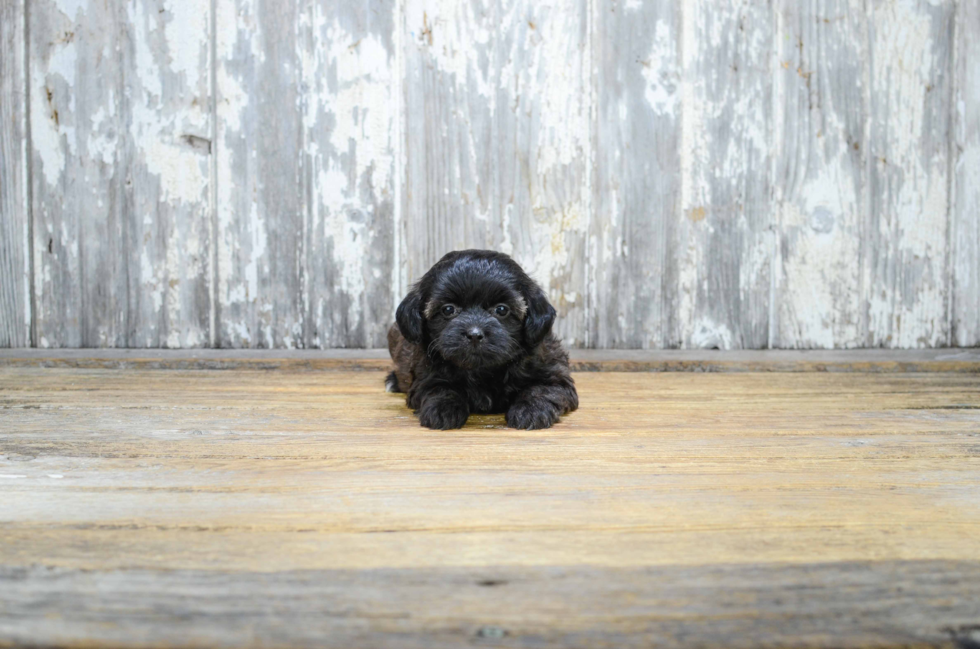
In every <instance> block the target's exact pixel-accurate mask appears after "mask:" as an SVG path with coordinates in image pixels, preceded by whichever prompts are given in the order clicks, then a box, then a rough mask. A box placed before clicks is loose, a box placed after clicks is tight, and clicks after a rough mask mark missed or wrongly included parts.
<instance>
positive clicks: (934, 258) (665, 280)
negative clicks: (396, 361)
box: [0, 0, 980, 349]
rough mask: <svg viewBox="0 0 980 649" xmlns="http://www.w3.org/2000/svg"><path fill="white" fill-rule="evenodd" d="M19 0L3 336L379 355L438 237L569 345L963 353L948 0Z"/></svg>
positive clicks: (966, 321) (969, 77)
mask: <svg viewBox="0 0 980 649" xmlns="http://www.w3.org/2000/svg"><path fill="white" fill-rule="evenodd" d="M25 7H28V5H27V3H25V2H24V1H23V0H8V1H7V2H4V3H3V10H4V11H5V12H12V13H10V14H9V16H8V15H7V14H6V13H5V14H4V30H5V31H4V36H3V37H4V39H5V41H4V50H5V51H6V52H7V53H8V55H7V56H5V57H4V61H3V67H2V68H0V88H2V90H0V106H2V110H3V111H5V112H4V113H3V124H4V129H3V132H2V134H0V138H3V140H2V145H0V150H2V155H3V161H4V165H3V173H2V176H0V182H2V183H3V186H2V188H0V202H2V207H0V209H2V210H3V219H2V222H0V227H2V228H3V234H4V237H3V241H2V244H0V246H2V252H0V264H2V266H3V269H4V272H3V273H2V274H0V331H2V332H3V333H0V345H6V346H13V345H18V346H19V345H27V344H30V343H31V342H33V344H35V345H37V346H40V347H65V346H67V347H79V346H106V347H114V346H115V347H190V348H192V347H201V346H221V347H233V348H239V347H253V348H259V347H277V348H286V349H301V348H311V347H313V348H324V347H375V346H379V345H383V344H384V331H385V328H386V326H387V325H388V324H389V323H390V322H391V319H392V314H393V310H394V306H395V305H396V304H397V302H398V301H399V299H400V298H401V297H402V296H403V295H404V293H405V291H406V290H407V288H408V285H409V284H410V282H412V281H414V280H416V279H417V278H418V277H420V276H421V275H422V273H424V272H425V270H427V269H428V268H429V266H430V265H431V264H432V263H433V262H434V261H435V260H436V259H438V258H439V257H440V256H441V255H442V254H444V253H445V252H447V251H449V250H452V249H456V248H465V247H479V248H495V249H500V250H503V251H505V252H509V253H511V254H513V255H514V256H515V258H517V259H518V261H519V262H521V263H522V264H523V265H525V266H526V267H527V269H528V270H529V271H530V272H531V273H532V275H534V276H535V277H536V278H537V279H538V280H540V281H541V283H542V284H543V285H544V286H545V287H546V289H547V291H548V294H549V296H550V297H551V299H552V301H553V302H554V303H555V305H556V307H557V308H558V310H559V314H560V317H559V320H558V324H557V331H558V332H559V333H560V334H561V335H562V336H563V337H564V338H565V340H566V342H567V343H568V344H569V345H570V346H573V347H601V348H641V349H642V348H674V347H685V348H712V347H719V348H730V349H737V348H764V347H782V348H806V347H817V348H842V347H843V348H852V347H862V346H869V347H889V348H896V347H900V348H915V347H936V346H940V345H947V344H953V345H961V346H965V345H976V344H980V325H978V323H980V302H978V300H980V298H978V297H977V296H978V295H980V290H978V287H980V270H978V269H980V234H978V233H980V225H978V223H980V216H978V215H980V209H978V199H977V195H978V191H980V190H978V189H977V187H980V182H977V180H976V173H977V172H976V169H977V168H980V162H978V158H977V155H978V154H977V151H978V150H980V149H978V146H980V145H978V144H977V141H978V136H977V132H978V127H977V115H978V114H980V108H978V106H980V99H978V98H977V97H978V91H977V87H978V85H980V84H978V83H977V82H976V80H975V76H976V73H975V72H974V69H975V68H976V66H975V65H971V62H972V61H973V60H974V59H975V58H976V52H975V50H976V47H977V46H976V41H977V38H976V36H977V29H978V27H977V25H978V22H977V21H978V17H977V15H976V11H977V10H976V3H975V2H955V1H954V0H908V1H904V0H903V1H897V0H867V1H862V0H805V1H803V2H786V1H779V2H775V3H768V2H763V1H761V0H740V1H739V2H736V3H730V4H729V5H726V6H723V7H720V6H718V5H717V3H713V2H710V1H708V0H698V1H696V2H690V3H686V4H683V6H681V5H678V4H676V3H668V2H661V1H659V0H657V1H656V2H636V1H633V0H602V1H599V0H574V1H570V2H557V1H551V0H546V1H541V2H528V1H526V0H494V1H492V2H491V1H490V0H473V1H466V2H451V1H449V0H367V1H365V2H349V1H347V0H288V1H286V2H271V1H270V0H214V2H213V3H193V2H187V1H186V0H141V1H140V2H136V3H134V4H130V5H115V4H112V3H109V4H106V3H99V2H94V1H93V0H82V1H80V2H61V1H55V0H37V2H36V3H35V2H32V3H30V5H29V7H28V9H29V11H26V14H27V18H28V20H27V24H26V29H20V28H18V27H17V25H18V24H22V23H23V22H24V18H25V12H24V11H23V9H24V8H25ZM69 14H70V15H69ZM25 35H26V40H27V41H28V42H27V43H24V42H23V41H24V40H25ZM25 52H27V53H28V54H29V57H28V58H29V60H27V61H24V60H23V56H24V53H25ZM25 71H26V73H27V74H26V76H27V78H26V79H25V78H24V77H25ZM28 90H29V92H28ZM27 97H29V99H30V101H29V106H28V107H27V112H28V113H29V114H28V115H26V116H25V115H23V114H22V113H23V107H24V102H25V98H27ZM28 124H29V133H26V132H21V130H23V129H24V126H25V125H28ZM28 136H29V137H28ZM18 152H20V153H18ZM18 160H26V162H25V163H18V162H17V161H18ZM28 183H29V185H30V186H29V187H28V186H27V185H28ZM31 231H32V234H29V233H30V232H31ZM27 239H30V241H28V240H27ZM21 241H23V242H24V243H18V242H21ZM32 259H33V262H32ZM31 286H33V287H34V288H33V290H32V289H31ZM32 302H34V303H36V307H35V308H34V309H33V310H32V308H31V304H32ZM32 333H33V334H34V340H33V341H32V340H31V335H32Z"/></svg>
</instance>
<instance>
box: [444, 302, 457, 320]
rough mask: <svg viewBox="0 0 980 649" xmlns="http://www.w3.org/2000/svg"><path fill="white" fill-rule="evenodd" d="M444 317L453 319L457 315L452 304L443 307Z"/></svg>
mask: <svg viewBox="0 0 980 649" xmlns="http://www.w3.org/2000/svg"><path fill="white" fill-rule="evenodd" d="M442 315H444V316H446V317H447V318H451V317H453V316H454V315H456V307H455V306H453V305H452V304H447V305H446V306H444V307H442Z"/></svg>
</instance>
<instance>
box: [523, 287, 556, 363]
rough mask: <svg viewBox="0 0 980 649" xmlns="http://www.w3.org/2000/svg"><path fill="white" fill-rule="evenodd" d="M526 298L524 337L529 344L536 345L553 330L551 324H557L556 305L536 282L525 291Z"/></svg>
mask: <svg viewBox="0 0 980 649" xmlns="http://www.w3.org/2000/svg"><path fill="white" fill-rule="evenodd" d="M524 299H525V300H527V316H525V318H524V338H525V339H526V340H527V343H528V345H530V346H531V347H534V346H536V345H538V344H539V343H540V342H541V341H542V340H544V337H545V336H547V335H548V333H549V332H550V331H551V326H552V325H553V324H555V315H556V314H555V307H553V306H551V303H550V302H548V298H547V297H545V294H544V291H542V290H541V288H540V287H539V286H537V285H536V284H532V285H531V286H530V287H529V288H528V290H526V291H524Z"/></svg>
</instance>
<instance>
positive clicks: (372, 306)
mask: <svg viewBox="0 0 980 649" xmlns="http://www.w3.org/2000/svg"><path fill="white" fill-rule="evenodd" d="M217 11H218V16H217V25H218V28H217V29H218V34H217V52H218V53H217V58H218V70H217V91H218V102H217V120H218V131H219V147H218V153H217V156H218V159H217V173H218V196H217V221H218V232H219V246H218V251H217V254H218V264H217V267H218V270H217V275H218V297H217V308H218V314H217V319H218V321H219V323H220V326H221V330H220V335H219V337H218V340H217V341H216V342H217V344H218V346H222V347H259V348H272V347H286V348H304V347H348V346H350V347H365V346H367V347H373V346H377V345H382V344H383V343H384V336H385V332H386V331H387V326H388V321H389V319H390V317H391V304H392V300H393V297H392V289H391V275H392V254H393V253H392V238H393V228H392V219H393V206H394V153H393V151H394V138H395V133H394V109H393V103H394V101H393V98H394V94H395V92H396V87H395V85H394V60H393V59H394V53H393V45H392V39H393V34H394V13H393V12H394V2H392V1H391V0H375V1H372V2H368V3H363V4H352V3H345V2H335V1H330V0H322V1H321V0H291V1H290V2H284V3H283V2H267V1H264V0H219V2H218V3H217ZM270 125H273V126H270Z"/></svg>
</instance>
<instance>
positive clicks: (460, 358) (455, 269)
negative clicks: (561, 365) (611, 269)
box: [396, 250, 555, 369]
mask: <svg viewBox="0 0 980 649" xmlns="http://www.w3.org/2000/svg"><path fill="white" fill-rule="evenodd" d="M396 319H397V322H398V328H399V330H401V332H402V335H403V336H405V338H406V339H407V340H409V341H410V342H413V343H416V344H420V345H424V346H425V348H426V350H427V351H428V352H429V353H432V352H436V353H438V354H439V355H441V356H442V357H443V358H445V359H446V360H447V361H449V362H451V363H453V364H454V365H457V366H459V367H462V368H465V369H479V368H493V367H499V366H501V365H505V364H507V363H509V362H511V361H513V360H514V359H516V358H517V357H518V356H520V355H521V354H523V353H527V352H528V351H529V350H530V349H533V348H534V347H535V346H536V345H538V344H540V343H541V341H542V340H544V338H545V336H547V335H548V333H549V332H550V331H551V327H552V324H553V323H554V321H555V310H554V308H553V307H552V306H551V304H549V303H548V299H547V297H545V295H544V292H543V291H542V290H541V287H539V286H538V285H537V283H535V282H534V280H532V279H531V278H530V277H528V276H527V274H526V273H525V272H524V271H523V270H522V269H521V267H520V266H518V265H517V263H516V262H515V261H514V260H513V259H511V258H510V257H508V256H507V255H504V254H502V253H498V252H492V251H488V250H463V251H458V252H451V253H449V254H448V255H446V256H445V257H443V258H442V259H441V260H439V262H438V263H436V265H435V266H433V267H432V268H431V269H430V270H429V272H427V273H426V274H425V275H424V276H423V277H422V279H421V280H419V282H418V284H416V285H415V287H413V288H412V290H411V292H410V293H409V294H408V296H407V297H406V298H405V299H404V300H403V301H402V303H401V304H400V305H399V307H398V311H397V313H396Z"/></svg>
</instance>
